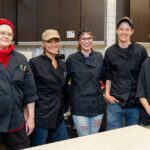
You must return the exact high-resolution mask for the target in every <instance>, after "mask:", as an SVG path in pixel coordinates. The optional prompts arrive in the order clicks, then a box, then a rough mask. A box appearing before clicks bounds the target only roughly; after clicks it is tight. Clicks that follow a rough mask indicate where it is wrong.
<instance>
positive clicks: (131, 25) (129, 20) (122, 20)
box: [117, 16, 134, 29]
mask: <svg viewBox="0 0 150 150" xmlns="http://www.w3.org/2000/svg"><path fill="white" fill-rule="evenodd" d="M122 22H127V23H128V24H129V26H130V27H131V28H132V29H134V23H133V20H132V19H131V18H129V17H126V16H125V17H122V18H121V19H120V20H119V21H118V22H117V28H118V27H119V26H120V24H121V23H122Z"/></svg>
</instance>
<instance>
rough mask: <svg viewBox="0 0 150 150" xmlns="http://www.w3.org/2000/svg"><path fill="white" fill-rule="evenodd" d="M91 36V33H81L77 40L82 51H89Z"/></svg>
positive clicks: (91, 44)
mask: <svg viewBox="0 0 150 150" xmlns="http://www.w3.org/2000/svg"><path fill="white" fill-rule="evenodd" d="M93 39H94V37H93V35H92V33H91V32H83V33H82V34H81V36H80V38H79V45H80V47H81V50H83V51H91V49H92V46H93Z"/></svg>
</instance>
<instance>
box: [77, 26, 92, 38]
mask: <svg viewBox="0 0 150 150" xmlns="http://www.w3.org/2000/svg"><path fill="white" fill-rule="evenodd" d="M85 32H90V33H91V34H92V35H93V32H92V30H90V29H88V28H83V29H81V30H80V31H79V32H78V34H77V38H78V40H79V39H80V36H81V35H82V33H85Z"/></svg>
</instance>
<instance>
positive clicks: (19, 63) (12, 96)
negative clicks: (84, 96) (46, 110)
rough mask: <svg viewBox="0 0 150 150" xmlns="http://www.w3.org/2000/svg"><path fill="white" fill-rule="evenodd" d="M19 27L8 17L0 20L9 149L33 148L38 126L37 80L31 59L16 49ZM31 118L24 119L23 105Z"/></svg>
mask: <svg viewBox="0 0 150 150" xmlns="http://www.w3.org/2000/svg"><path fill="white" fill-rule="evenodd" d="M14 33H15V29H14V26H13V24H12V23H11V22H10V21H9V20H7V19H0V106H1V108H0V144H3V145H5V146H6V149H7V150H20V149H23V148H27V147H29V138H28V135H30V134H31V133H32V132H33V129H34V103H35V102H34V101H35V100H37V98H38V97H37V95H36V88H35V84H34V79H33V76H32V73H31V69H30V66H29V64H28V62H27V59H26V58H25V56H23V55H22V54H20V53H18V52H16V51H15V50H14V45H13V43H12V40H13V37H14ZM24 106H26V108H27V111H28V117H27V118H26V122H25V119H24V113H23V107H24Z"/></svg>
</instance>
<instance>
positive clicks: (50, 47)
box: [43, 38, 60, 55]
mask: <svg viewBox="0 0 150 150" xmlns="http://www.w3.org/2000/svg"><path fill="white" fill-rule="evenodd" d="M43 48H44V50H45V53H46V54H49V55H56V54H58V50H59V48H60V40H59V39H57V38H53V39H50V40H48V41H43Z"/></svg>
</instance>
